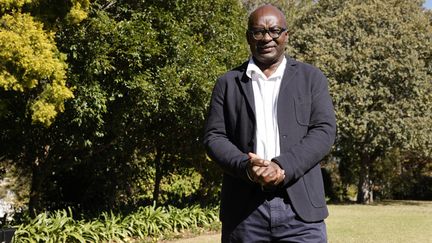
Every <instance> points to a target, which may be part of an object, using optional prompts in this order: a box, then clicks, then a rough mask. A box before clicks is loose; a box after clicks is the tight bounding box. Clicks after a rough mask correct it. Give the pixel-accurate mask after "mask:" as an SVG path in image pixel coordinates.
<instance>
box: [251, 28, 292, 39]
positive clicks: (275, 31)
mask: <svg viewBox="0 0 432 243" xmlns="http://www.w3.org/2000/svg"><path fill="white" fill-rule="evenodd" d="M285 31H287V29H286V28H279V27H277V28H276V27H274V28H270V29H248V32H249V33H250V34H251V35H252V37H253V38H254V39H255V40H257V41H259V40H262V39H264V37H265V35H266V34H269V36H270V37H271V38H272V39H273V40H275V39H277V38H279V37H280V36H281V34H282V33H283V32H285Z"/></svg>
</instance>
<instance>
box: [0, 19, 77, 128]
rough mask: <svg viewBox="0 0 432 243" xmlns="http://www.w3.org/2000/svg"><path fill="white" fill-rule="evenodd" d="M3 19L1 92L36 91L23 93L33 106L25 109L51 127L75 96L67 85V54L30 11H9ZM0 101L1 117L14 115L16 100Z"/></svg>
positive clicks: (0, 29) (32, 116)
mask: <svg viewBox="0 0 432 243" xmlns="http://www.w3.org/2000/svg"><path fill="white" fill-rule="evenodd" d="M0 21H1V22H2V23H3V24H2V27H1V28H0V60H1V61H0V87H1V88H2V90H0V91H1V92H2V93H6V92H8V93H11V92H18V93H34V94H33V95H24V94H21V95H20V96H21V97H23V98H24V100H25V101H26V102H27V103H28V105H27V106H28V107H29V110H28V111H24V112H29V113H30V114H31V120H32V121H33V122H35V123H41V124H44V125H46V126H49V125H51V123H52V122H53V120H54V118H55V117H56V116H57V113H59V112H63V111H64V106H63V104H64V101H65V100H66V99H70V98H72V97H73V94H72V91H71V90H70V89H69V88H68V87H66V80H65V79H66V75H65V74H66V63H65V57H64V55H62V54H60V53H59V52H58V50H57V47H56V46H55V42H54V35H53V33H46V32H45V31H44V30H43V26H42V24H41V23H38V22H36V21H35V20H34V19H33V17H32V16H30V15H29V14H20V13H15V14H13V15H9V14H6V15H4V16H3V17H2V18H1V19H0ZM30 90H35V91H33V92H30ZM37 90H38V91H37ZM0 103H2V111H1V113H0V115H1V117H8V116H12V115H13V114H12V113H13V111H14V109H15V107H13V106H11V105H12V104H11V103H12V102H9V101H8V100H7V99H4V98H2V99H1V100H0Z"/></svg>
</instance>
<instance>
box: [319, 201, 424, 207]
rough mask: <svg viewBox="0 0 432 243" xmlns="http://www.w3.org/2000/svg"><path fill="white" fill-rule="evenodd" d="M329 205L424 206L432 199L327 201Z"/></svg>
mask: <svg viewBox="0 0 432 243" xmlns="http://www.w3.org/2000/svg"><path fill="white" fill-rule="evenodd" d="M327 204H328V205H369V206H423V205H426V204H431V205H432V201H414V200H380V201H378V200H377V201H375V202H373V203H371V204H361V203H357V202H355V201H342V202H327Z"/></svg>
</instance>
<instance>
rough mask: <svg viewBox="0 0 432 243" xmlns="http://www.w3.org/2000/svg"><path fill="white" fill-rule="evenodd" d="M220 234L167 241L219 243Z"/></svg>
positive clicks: (177, 242)
mask: <svg viewBox="0 0 432 243" xmlns="http://www.w3.org/2000/svg"><path fill="white" fill-rule="evenodd" d="M220 237H221V236H220V234H211V235H200V236H197V237H194V238H189V239H179V240H174V241H169V242H170V243H220Z"/></svg>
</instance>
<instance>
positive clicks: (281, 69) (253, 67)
mask: <svg viewBox="0 0 432 243" xmlns="http://www.w3.org/2000/svg"><path fill="white" fill-rule="evenodd" d="M286 62H287V60H286V58H285V56H284V58H283V60H282V62H281V63H280V64H279V66H278V67H277V69H276V71H275V72H274V73H273V74H272V75H271V76H270V77H268V78H267V77H266V76H265V74H264V73H263V72H262V71H261V69H260V68H259V67H258V66H257V65H256V64H255V62H254V60H253V58H250V59H249V63H248V66H247V69H246V75H247V76H248V77H249V78H252V74H253V73H255V74H257V75H259V76H260V77H261V78H263V79H265V80H276V79H278V78H282V76H283V74H284V72H285V66H286Z"/></svg>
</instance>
